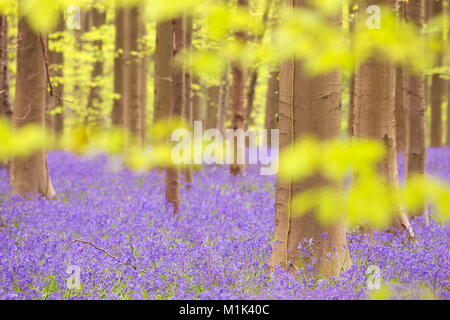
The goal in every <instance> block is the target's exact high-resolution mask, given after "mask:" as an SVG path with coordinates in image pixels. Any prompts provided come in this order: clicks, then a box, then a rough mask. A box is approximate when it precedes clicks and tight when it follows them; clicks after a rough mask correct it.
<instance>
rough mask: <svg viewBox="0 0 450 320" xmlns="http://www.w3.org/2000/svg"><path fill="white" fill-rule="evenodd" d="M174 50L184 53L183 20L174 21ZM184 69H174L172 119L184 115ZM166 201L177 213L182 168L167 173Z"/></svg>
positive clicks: (174, 168) (174, 167) (171, 168)
mask: <svg viewBox="0 0 450 320" xmlns="http://www.w3.org/2000/svg"><path fill="white" fill-rule="evenodd" d="M173 31H174V32H173V37H174V42H173V43H174V44H175V46H174V50H173V58H174V59H176V57H177V55H178V54H180V53H181V52H182V51H183V48H184V23H183V18H182V17H180V18H176V19H173ZM183 69H184V68H175V67H174V68H173V69H172V83H173V89H172V105H171V109H170V119H172V120H175V119H181V117H183V114H184V97H185V93H184V70H183ZM166 199H167V201H168V202H169V203H170V204H171V205H173V207H174V212H175V213H177V212H178V209H179V207H180V167H179V166H172V167H169V168H168V169H167V171H166Z"/></svg>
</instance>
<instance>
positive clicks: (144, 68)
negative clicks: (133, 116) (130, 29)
mask: <svg viewBox="0 0 450 320" xmlns="http://www.w3.org/2000/svg"><path fill="white" fill-rule="evenodd" d="M143 9H144V7H141V10H143ZM139 31H140V32H139V36H140V41H141V52H142V57H141V60H140V65H141V67H140V69H141V70H140V72H139V78H140V80H139V81H140V84H139V90H140V92H139V99H140V102H139V104H140V107H141V110H140V112H141V115H140V117H141V137H140V140H141V145H142V146H143V147H145V145H146V144H147V98H148V95H147V81H148V59H149V56H148V47H147V42H146V40H147V39H146V38H147V23H146V22H145V19H144V18H141V21H140V30H139Z"/></svg>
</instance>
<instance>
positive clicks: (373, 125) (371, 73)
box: [353, 0, 413, 235]
mask: <svg viewBox="0 0 450 320" xmlns="http://www.w3.org/2000/svg"><path fill="white" fill-rule="evenodd" d="M373 4H376V5H379V6H382V5H390V4H392V2H391V1H390V0H378V1H362V2H361V7H362V8H366V7H368V6H369V5H373ZM395 80H396V68H395V66H394V65H393V63H391V62H389V61H380V60H379V59H377V58H375V57H370V58H368V59H367V60H366V61H365V62H363V63H362V64H361V66H360V67H359V68H358V69H357V70H356V74H355V101H354V103H355V105H354V107H355V110H354V123H353V130H354V132H353V134H354V135H355V136H356V137H361V138H367V139H373V140H377V141H379V142H381V143H382V144H383V145H384V146H385V148H386V152H387V154H386V156H385V157H384V159H383V160H382V161H381V163H380V164H379V174H380V176H381V178H382V180H383V182H385V183H387V184H390V185H392V186H394V187H395V186H398V185H399V179H398V167H397V153H396V137H395V116H394V110H395V90H396V88H395ZM394 226H395V227H398V228H406V229H408V230H409V232H410V234H411V235H413V233H412V229H411V226H410V224H409V220H408V217H407V216H406V214H405V212H404V211H403V210H401V208H398V209H397V215H396V219H395V223H394Z"/></svg>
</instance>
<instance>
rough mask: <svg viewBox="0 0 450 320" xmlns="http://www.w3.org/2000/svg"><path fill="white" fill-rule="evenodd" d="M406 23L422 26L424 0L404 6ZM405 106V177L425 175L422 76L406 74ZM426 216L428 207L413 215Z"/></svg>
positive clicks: (425, 122) (423, 84)
mask: <svg viewBox="0 0 450 320" xmlns="http://www.w3.org/2000/svg"><path fill="white" fill-rule="evenodd" d="M404 16H405V17H406V20H407V21H408V22H411V23H415V24H417V25H418V26H422V25H423V23H424V19H425V3H424V0H414V1H412V0H410V1H409V2H408V3H407V5H406V7H405V15H404ZM405 78H406V79H405V81H406V84H405V88H406V91H405V99H406V102H405V105H406V110H407V119H406V125H407V127H408V128H407V133H408V137H407V141H406V177H410V176H411V175H414V174H422V175H424V174H425V166H426V152H427V143H426V139H427V138H426V136H427V134H426V124H427V118H426V102H425V76H424V75H423V74H413V73H409V74H408V75H405ZM422 214H423V215H424V216H425V219H426V221H428V212H427V210H426V206H424V207H422V208H420V209H419V210H417V211H416V212H411V215H412V216H418V215H422Z"/></svg>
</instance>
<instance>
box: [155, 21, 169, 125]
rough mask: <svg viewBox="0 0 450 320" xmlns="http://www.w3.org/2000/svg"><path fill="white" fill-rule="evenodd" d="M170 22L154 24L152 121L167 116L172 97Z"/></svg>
mask: <svg viewBox="0 0 450 320" xmlns="http://www.w3.org/2000/svg"><path fill="white" fill-rule="evenodd" d="M172 32H173V31H172V22H171V21H163V22H159V23H157V25H156V47H155V106H154V113H153V122H157V121H159V120H162V119H164V118H167V117H168V116H169V111H170V109H169V108H170V107H169V106H170V105H171V98H172V55H173V43H172V41H173V37H172Z"/></svg>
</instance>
